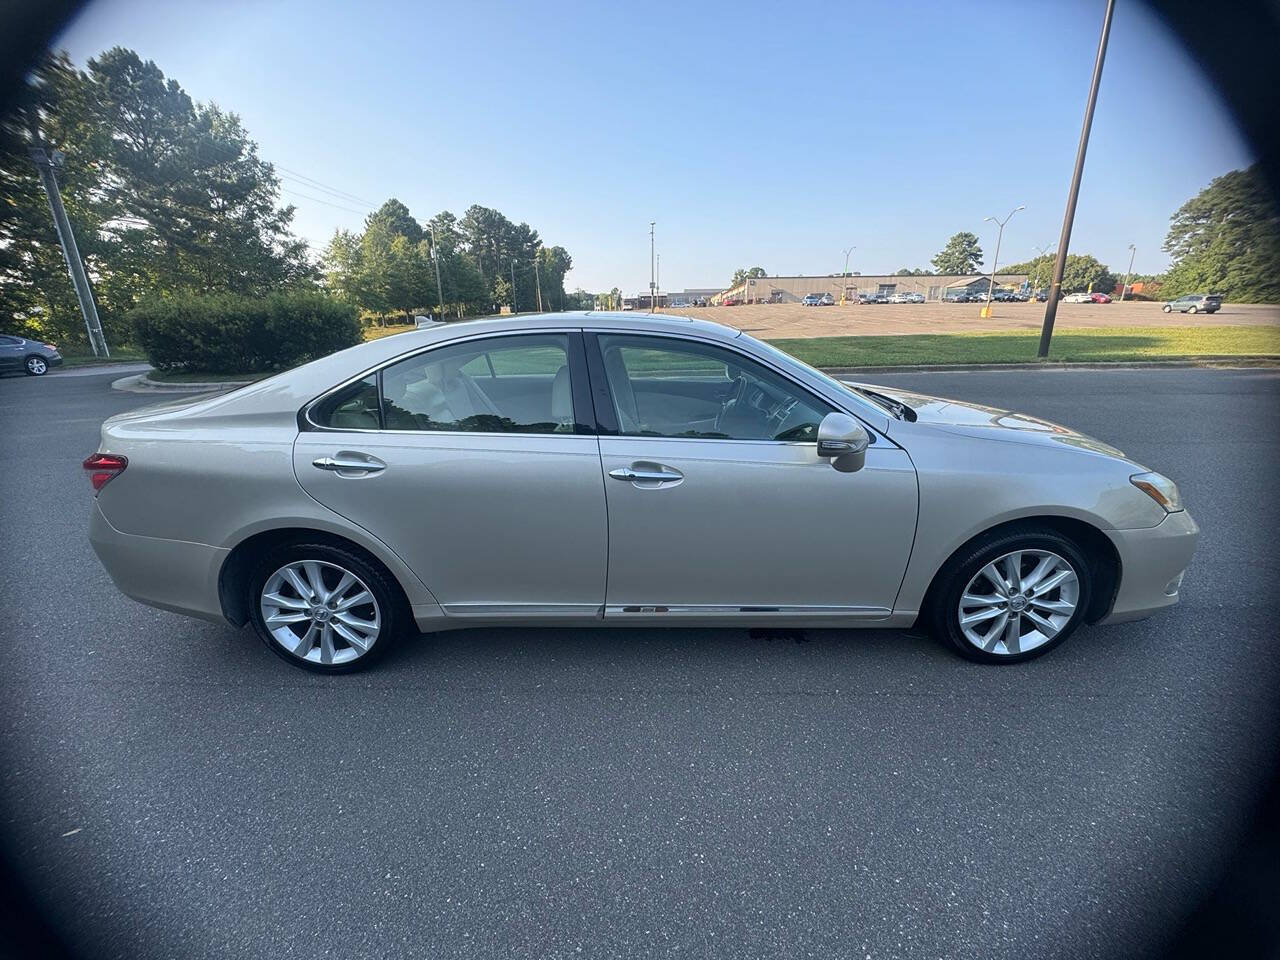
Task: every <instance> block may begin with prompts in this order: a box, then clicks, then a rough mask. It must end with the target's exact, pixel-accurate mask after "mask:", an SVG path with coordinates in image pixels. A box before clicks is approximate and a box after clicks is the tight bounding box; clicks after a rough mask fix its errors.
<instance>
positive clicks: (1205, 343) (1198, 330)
mask: <svg viewBox="0 0 1280 960" xmlns="http://www.w3.org/2000/svg"><path fill="white" fill-rule="evenodd" d="M770 342H771V343H773V344H774V345H775V346H777V347H778V348H779V349H781V350H785V351H786V352H787V353H790V354H792V355H793V356H796V357H798V358H800V359H801V360H803V361H805V362H806V363H809V364H812V365H813V366H815V367H873V366H896V365H899V364H950V363H1034V362H1036V359H1037V358H1036V350H1037V348H1038V346H1039V343H1040V335H1039V333H944V334H932V333H930V334H913V335H910V336H897V337H886V336H877V337H814V338H812V339H807V340H773V341H770ZM1242 356H1268V357H1280V327H1271V326H1251V327H1245V326H1220V327H1114V328H1110V329H1102V330H1064V331H1061V332H1059V333H1055V334H1054V335H1053V344H1052V346H1051V347H1050V349H1049V360H1050V361H1059V362H1076V363H1124V362H1130V361H1136V360H1174V359H1201V358H1214V357H1223V358H1229V357H1242Z"/></svg>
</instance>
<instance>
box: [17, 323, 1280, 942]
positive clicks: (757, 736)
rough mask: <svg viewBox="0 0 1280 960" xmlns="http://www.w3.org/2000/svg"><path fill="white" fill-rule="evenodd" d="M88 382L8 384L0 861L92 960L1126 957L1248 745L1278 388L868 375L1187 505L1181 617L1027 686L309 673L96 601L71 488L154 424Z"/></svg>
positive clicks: (660, 652) (1270, 544)
mask: <svg viewBox="0 0 1280 960" xmlns="http://www.w3.org/2000/svg"><path fill="white" fill-rule="evenodd" d="M882 309H883V308H882ZM901 309H909V308H907V307H904V308H901ZM112 376H113V375H91V376H90V375H85V376H75V377H70V376H61V375H51V376H48V377H45V378H43V379H39V380H36V379H33V378H27V379H22V378H9V379H4V380H0V452H2V453H3V462H4V463H5V469H4V470H3V471H0V503H3V508H2V509H0V517H2V518H3V521H2V522H3V526H2V527H0V529H2V530H3V532H4V534H5V536H4V550H5V554H4V561H3V563H4V574H3V576H2V577H0V609H2V610H3V611H4V621H3V623H4V625H3V627H0V632H2V633H3V634H4V636H5V637H6V638H7V640H8V643H7V648H6V654H7V656H6V661H7V664H6V667H7V668H6V669H5V671H4V672H3V679H2V680H0V721H2V722H3V735H4V738H3V743H4V747H3V751H4V764H3V768H2V772H0V816H2V817H3V831H2V833H3V838H4V842H5V843H6V844H7V853H8V855H9V856H10V857H11V858H12V859H13V860H14V861H15V862H17V863H19V864H20V865H21V866H22V868H23V869H24V870H26V871H27V872H28V877H29V879H30V881H31V884H32V887H33V889H34V891H35V893H36V894H37V895H38V897H39V898H41V900H42V901H43V902H44V904H45V905H46V907H47V908H48V909H49V910H51V911H52V912H53V917H54V920H55V922H56V924H57V925H58V926H59V927H60V928H61V929H63V930H65V931H67V932H68V933H69V934H70V935H71V937H72V939H73V941H74V942H75V943H76V944H78V945H79V946H80V947H81V948H82V949H84V950H85V951H86V954H87V955H92V956H97V957H162V956H183V957H218V958H228V957H258V956H271V957H273V958H286V957H300V958H301V957H306V958H311V957H320V956H333V957H363V956H393V955H395V956H423V957H472V956H485V957H488V956H493V957H499V956H501V957H578V956H586V957H591V956H595V957H659V956H662V957H665V956H693V957H697V956H711V955H723V956H734V957H747V956H789V957H835V956H857V957H859V958H862V957H872V958H877V960H878V958H882V957H899V956H901V957H906V956H912V957H914V956H928V957H983V958H992V957H1010V958H1012V957H1019V958H1021V957H1028V956H1035V955H1055V956H1071V957H1085V956H1116V955H1131V954H1132V953H1133V952H1134V951H1135V949H1136V948H1137V947H1138V945H1139V944H1140V943H1141V942H1142V941H1143V939H1144V938H1145V937H1147V936H1149V935H1152V934H1156V933H1162V932H1170V931H1172V930H1173V929H1174V927H1173V924H1174V923H1175V922H1176V920H1177V917H1178V916H1179V913H1180V911H1181V910H1182V909H1183V908H1184V906H1185V904H1186V903H1187V902H1188V899H1189V898H1191V897H1194V896H1196V895H1198V894H1200V893H1201V892H1202V891H1203V889H1204V887H1205V879H1204V878H1205V876H1206V874H1208V873H1211V872H1212V871H1213V869H1214V868H1215V867H1216V865H1217V864H1218V863H1219V862H1220V860H1221V858H1222V857H1223V856H1224V855H1225V854H1226V853H1228V852H1229V851H1230V849H1231V845H1232V842H1233V838H1234V836H1235V833H1236V831H1237V830H1238V829H1239V827H1240V819H1239V817H1240V811H1241V809H1242V807H1243V806H1244V805H1245V804H1247V803H1248V802H1249V801H1250V800H1251V798H1252V796H1253V791H1254V789H1255V787H1256V781H1257V778H1258V777H1260V776H1261V775H1262V773H1263V771H1264V763H1265V762H1266V761H1267V760H1268V759H1269V757H1268V756H1267V751H1269V750H1270V749H1272V747H1273V746H1274V743H1273V739H1272V730H1273V724H1274V722H1275V720H1276V706H1277V704H1276V694H1275V691H1276V690H1277V689H1280V688H1278V686H1277V681H1280V657H1277V651H1276V647H1275V629H1274V626H1275V622H1276V617H1277V615H1278V614H1280V601H1278V600H1277V598H1276V594H1275V592H1274V590H1273V589H1272V587H1271V585H1272V584H1274V582H1275V580H1276V577H1277V574H1278V573H1280V571H1278V570H1277V560H1276V555H1277V551H1276V544H1275V539H1274V537H1275V531H1276V529H1277V528H1278V525H1277V519H1280V517H1278V514H1280V509H1278V507H1277V503H1276V500H1275V498H1274V493H1275V478H1276V467H1277V464H1278V453H1280V447H1278V444H1277V437H1280V405H1278V404H1277V400H1278V399H1280V373H1277V372H1274V371H1268V370H1170V371H1161V370H1142V371H1121V370H1117V371H1000V372H994V373H985V372H973V373H931V374H912V375H906V374H904V375H893V376H877V377H874V378H870V379H874V380H876V381H878V382H882V383H887V384H901V385H907V386H910V387H912V388H914V389H919V390H922V391H925V392H932V393H939V394H943V395H951V396H956V397H960V398H963V399H968V400H974V401H978V402H982V403H988V404H992V405H997V406H1006V407H1011V408H1014V409H1018V410H1022V411H1025V412H1028V413H1032V414H1036V415H1038V416H1042V417H1046V418H1049V419H1052V420H1057V421H1060V422H1063V423H1066V424H1068V425H1070V426H1073V427H1076V428H1079V429H1082V430H1084V431H1086V432H1088V433H1091V434H1093V435H1095V436H1097V437H1099V438H1101V439H1104V440H1106V441H1108V442H1110V443H1113V444H1115V445H1117V446H1119V447H1121V448H1122V449H1124V450H1125V451H1126V452H1127V453H1129V454H1130V455H1131V456H1133V457H1134V458H1135V459H1137V460H1139V461H1141V462H1143V463H1145V464H1146V465H1147V466H1149V467H1151V468H1152V469H1157V470H1161V471H1163V472H1166V473H1168V474H1170V475H1171V476H1173V477H1174V478H1175V479H1176V480H1177V481H1178V482H1179V484H1180V486H1181V488H1182V491H1183V495H1184V498H1185V500H1186V502H1187V503H1188V504H1189V507H1190V509H1191V510H1192V512H1193V513H1194V515H1195V516H1196V518H1197V520H1198V521H1199V523H1200V525H1201V527H1202V530H1203V535H1202V541H1201V545H1200V548H1199V551H1198V553H1197V556H1196V559H1195V561H1194V563H1193V566H1192V568H1191V571H1190V573H1189V574H1188V577H1187V581H1186V584H1185V586H1184V589H1183V598H1184V599H1183V603H1182V604H1181V605H1180V606H1179V607H1177V608H1175V609H1174V610H1173V611H1171V612H1169V613H1166V614H1163V615H1161V616H1159V617H1156V618H1153V619H1151V620H1148V621H1145V622H1141V623H1136V624H1129V625H1124V626H1118V627H1111V628H1106V629H1092V630H1085V631H1084V632H1082V633H1081V634H1078V635H1077V636H1076V637H1075V638H1074V639H1072V640H1071V641H1070V642H1069V643H1068V644H1066V645H1065V646H1064V647H1062V648H1061V649H1059V650H1057V651H1055V652H1053V653H1052V654H1050V655H1049V656H1048V657H1047V658H1045V659H1042V660H1038V661H1033V662H1031V663H1028V664H1024V665H1020V666H1014V667H1007V668H990V667H982V666H977V665H974V664H970V663H967V662H965V661H963V660H961V659H959V658H957V657H955V656H953V655H952V654H950V653H948V652H947V651H946V650H944V649H942V648H941V647H939V646H937V645H935V644H934V643H933V642H931V641H930V640H928V639H925V638H923V637H922V636H916V635H911V634H905V633H899V632H886V631H858V632H854V631H815V632H810V633H809V634H808V639H807V642H803V643H797V642H794V641H791V640H768V639H752V638H750V637H749V636H748V635H747V633H746V632H745V631H736V630H664V631H658V630H630V631H607V630H604V629H600V630H579V631H554V630H469V631H462V632H456V633H450V634H444V635H440V636H436V637H424V638H421V639H420V640H417V641H414V642H410V643H407V644H405V645H404V646H403V647H401V649H400V650H399V651H397V652H395V653H394V654H393V655H391V656H390V657H388V658H387V660H385V661H384V662H383V663H382V665H381V666H380V667H379V668H378V669H377V670H375V671H373V672H369V673H364V674H357V675H353V676H349V677H333V678H324V677H316V676H312V675H308V674H304V673H301V672H299V671H296V670H294V669H291V668H290V667H289V666H288V665H286V664H284V663H283V662H281V661H280V660H279V659H278V658H276V657H275V656H273V655H272V654H271V653H270V652H269V651H267V650H266V649H265V648H263V647H262V646H261V644H260V643H259V642H258V641H257V640H256V639H255V638H254V637H252V636H251V635H250V633H249V632H247V631H246V632H236V631H234V630H232V629H230V628H227V627H219V626H217V625H213V624H206V623H201V622H198V621H194V620H186V619H183V618H180V617H177V616H173V615H170V614H167V613H163V612H160V611H157V610H152V609H149V608H146V607H142V606H139V605H137V604H135V603H133V602H131V601H129V600H127V599H125V598H124V597H122V596H120V595H119V594H117V593H116V591H115V589H114V587H113V586H112V585H111V583H110V581H109V580H108V579H107V576H106V574H105V573H104V572H103V571H102V570H101V568H100V567H99V566H98V564H97V562H96V559H95V558H94V556H93V554H92V551H91V549H90V547H89V545H88V543H87V541H86V539H85V524H86V516H87V512H88V509H89V504H90V499H91V492H90V489H89V486H88V484H87V482H86V481H85V480H84V478H83V477H82V476H81V471H80V469H79V463H80V460H81V459H82V458H83V457H84V456H85V455H86V454H87V453H89V452H91V451H92V450H93V449H95V446H96V444H97V431H98V425H99V423H100V422H101V420H102V419H103V418H104V417H106V416H108V415H110V414H112V413H115V412H118V411H120V410H124V409H127V408H130V407H135V406H140V405H142V404H144V403H147V402H150V400H149V399H148V398H146V397H141V396H137V395H134V394H120V393H113V392H112V391H111V390H110V389H109V382H110V380H111V379H112ZM115 376H118V374H115ZM845 535H849V536H856V535H857V531H856V530H854V531H846V532H845ZM762 548H765V549H767V545H763V546H762Z"/></svg>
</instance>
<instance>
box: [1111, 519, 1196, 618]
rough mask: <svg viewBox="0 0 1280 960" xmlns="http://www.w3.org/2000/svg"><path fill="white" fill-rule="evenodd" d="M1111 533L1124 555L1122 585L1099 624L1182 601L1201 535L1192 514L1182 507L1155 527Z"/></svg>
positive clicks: (1153, 610)
mask: <svg viewBox="0 0 1280 960" xmlns="http://www.w3.org/2000/svg"><path fill="white" fill-rule="evenodd" d="M1107 536H1109V537H1110V538H1111V542H1112V543H1113V544H1115V548H1116V551H1117V552H1118V553H1119V554H1120V587H1119V589H1118V590H1117V591H1116V597H1115V601H1114V602H1113V603H1112V605H1111V610H1110V611H1109V612H1108V613H1107V615H1106V616H1105V617H1103V618H1102V619H1101V620H1100V621H1098V622H1099V623H1103V624H1109V623H1125V622H1126V621H1129V620H1140V619H1142V618H1143V617H1146V616H1149V615H1151V614H1152V613H1155V612H1156V611H1157V610H1159V609H1161V608H1162V607H1168V606H1171V605H1173V604H1175V603H1177V602H1178V592H1179V589H1180V587H1181V581H1182V574H1183V573H1184V572H1185V571H1186V569H1187V565H1188V564H1189V563H1190V562H1191V555H1192V554H1193V553H1194V552H1195V549H1196V541H1197V540H1198V539H1199V537H1200V528H1199V527H1197V526H1196V522H1195V521H1194V520H1193V519H1191V514H1190V513H1188V512H1187V511H1186V510H1179V511H1178V512H1177V513H1171V514H1169V515H1168V516H1167V517H1165V518H1164V519H1163V520H1161V521H1160V522H1159V523H1158V524H1156V525H1155V526H1154V527H1147V528H1144V529H1141V530H1108V531H1107Z"/></svg>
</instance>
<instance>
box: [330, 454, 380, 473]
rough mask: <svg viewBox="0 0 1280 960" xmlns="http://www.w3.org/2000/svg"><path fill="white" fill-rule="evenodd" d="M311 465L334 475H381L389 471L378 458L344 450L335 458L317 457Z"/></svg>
mask: <svg viewBox="0 0 1280 960" xmlns="http://www.w3.org/2000/svg"><path fill="white" fill-rule="evenodd" d="M311 465H312V466H313V467H316V468H317V469H320V470H330V471H332V472H334V473H339V474H341V473H361V474H364V473H379V472H380V471H382V470H385V469H387V465H386V464H385V463H383V462H382V461H381V460H379V459H378V458H377V457H370V456H367V455H365V454H362V453H350V452H348V451H346V450H343V451H341V452H339V453H338V455H337V456H334V457H317V458H316V459H315V460H312V461H311Z"/></svg>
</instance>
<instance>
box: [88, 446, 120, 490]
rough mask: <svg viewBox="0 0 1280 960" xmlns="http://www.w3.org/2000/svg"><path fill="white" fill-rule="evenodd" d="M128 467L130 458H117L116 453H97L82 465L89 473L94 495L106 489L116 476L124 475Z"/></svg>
mask: <svg viewBox="0 0 1280 960" xmlns="http://www.w3.org/2000/svg"><path fill="white" fill-rule="evenodd" d="M128 465H129V460H128V458H126V457H120V456H116V454H114V453H95V454H93V455H91V456H89V457H86V458H85V461H84V463H83V464H81V466H83V467H84V468H85V470H86V471H88V473H89V482H90V483H91V484H93V492H94V493H97V492H98V491H99V490H101V489H102V488H103V487H105V486H106V485H107V484H108V483H110V482H111V480H113V479H114V478H115V477H116V476H118V475H119V474H122V473H124V468H125V467H127V466H128Z"/></svg>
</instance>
